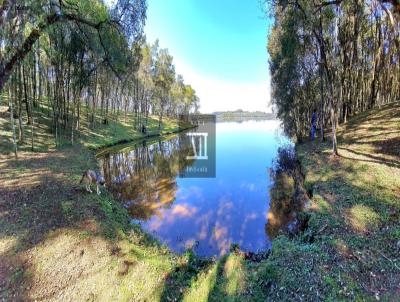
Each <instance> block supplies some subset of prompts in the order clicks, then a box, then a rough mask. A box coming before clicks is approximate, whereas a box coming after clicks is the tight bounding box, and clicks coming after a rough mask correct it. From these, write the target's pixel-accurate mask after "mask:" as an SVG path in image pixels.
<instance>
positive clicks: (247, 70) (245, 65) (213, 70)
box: [145, 0, 270, 112]
mask: <svg viewBox="0 0 400 302" xmlns="http://www.w3.org/2000/svg"><path fill="white" fill-rule="evenodd" d="M260 3H261V2H260V0H214V1H213V0H170V1H167V0H149V1H148V5H149V7H148V11H147V22H146V27H145V33H146V36H147V39H148V41H149V42H151V43H152V42H154V41H155V40H156V39H157V38H158V39H159V40H160V46H161V47H162V48H168V49H169V50H170V53H171V54H172V55H173V57H174V63H175V66H176V71H177V73H180V74H182V75H183V77H184V78H185V80H186V83H188V84H191V85H192V86H193V88H194V89H195V90H196V92H197V94H198V95H199V97H200V104H201V108H200V110H201V111H202V112H212V111H217V110H235V109H239V108H240V109H243V110H262V111H269V106H268V105H269V99H270V96H269V95H270V93H269V91H270V89H269V74H268V73H269V72H268V57H267V50H266V43H267V28H268V24H269V23H270V20H267V19H266V18H265V17H264V13H263V11H262V9H261V4H260Z"/></svg>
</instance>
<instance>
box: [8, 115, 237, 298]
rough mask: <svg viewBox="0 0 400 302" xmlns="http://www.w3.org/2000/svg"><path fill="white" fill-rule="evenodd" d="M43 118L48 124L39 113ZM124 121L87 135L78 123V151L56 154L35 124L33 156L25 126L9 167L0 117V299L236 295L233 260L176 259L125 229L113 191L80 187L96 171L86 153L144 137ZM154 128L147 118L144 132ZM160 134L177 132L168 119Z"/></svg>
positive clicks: (63, 149)
mask: <svg viewBox="0 0 400 302" xmlns="http://www.w3.org/2000/svg"><path fill="white" fill-rule="evenodd" d="M40 118H41V119H43V120H44V121H45V119H46V114H44V115H43V116H41V117H40ZM131 123H132V121H130V122H127V123H122V122H117V121H113V122H112V124H110V126H109V128H108V127H105V126H101V125H98V126H97V127H96V128H94V129H90V130H89V127H87V126H86V125H87V123H85V121H83V122H82V124H81V127H82V133H80V134H79V135H77V136H76V137H77V141H76V143H75V144H74V145H71V144H70V143H69V142H68V141H65V142H63V144H61V146H59V147H58V148H57V149H56V148H55V142H54V137H53V135H52V134H51V131H50V129H49V126H48V124H46V123H43V121H42V123H40V124H37V125H36V127H35V152H31V151H30V140H29V137H30V132H29V131H30V130H29V129H28V127H27V128H26V131H25V143H24V144H21V145H20V146H19V153H18V156H19V159H18V160H15V159H14V157H13V154H12V152H11V150H12V143H11V142H12V141H11V137H12V136H11V135H12V133H11V128H10V124H9V116H8V113H7V112H4V111H3V112H2V113H1V116H0V124H1V138H0V139H1V142H2V144H1V146H0V170H1V173H0V184H1V186H0V299H1V300H4V301H21V300H22V301H35V300H38V301H43V300H44V301H178V300H182V299H185V300H187V301H198V299H199V298H202V300H207V299H208V297H213V299H214V300H215V301H221V300H222V299H223V298H225V297H226V295H227V294H228V297H234V296H236V295H238V294H239V293H241V291H242V289H243V284H244V281H243V280H244V275H243V274H244V271H243V270H242V258H241V257H240V256H237V255H230V256H226V257H224V258H223V259H221V260H220V261H215V260H212V259H199V258H197V257H195V256H194V255H193V254H192V253H190V252H187V253H186V254H184V255H181V256H179V255H175V254H174V253H171V252H170V251H169V250H168V248H167V247H165V246H162V245H160V244H159V243H158V242H157V241H156V240H154V239H153V238H151V237H150V236H149V235H147V234H146V233H144V232H142V231H141V230H140V228H138V227H137V226H132V225H131V224H130V223H129V221H130V219H129V216H128V213H127V211H126V210H125V208H123V206H122V205H121V204H120V203H119V202H118V201H116V200H114V199H113V197H112V195H111V194H110V193H108V192H103V194H101V195H100V196H97V195H95V194H88V193H87V192H85V190H84V188H83V187H82V186H80V185H79V180H80V178H81V175H82V172H83V171H84V170H86V169H88V168H92V169H93V168H94V167H96V166H97V162H96V160H95V157H94V153H93V151H92V150H91V149H98V148H100V147H103V146H106V145H112V144H115V143H117V142H119V141H125V140H132V139H142V138H143V135H142V134H139V133H136V132H134V131H133V130H132V129H131V128H130V124H131ZM155 127H158V122H156V121H155V120H153V122H151V126H150V127H149V129H150V131H152V128H155ZM162 129H163V130H162V132H161V134H163V133H170V132H175V131H178V130H180V129H182V128H179V127H178V124H177V123H176V122H175V121H173V120H167V119H166V120H164V123H163V127H162ZM150 133H151V132H150ZM159 134H160V133H157V135H159ZM210 299H211V298H210Z"/></svg>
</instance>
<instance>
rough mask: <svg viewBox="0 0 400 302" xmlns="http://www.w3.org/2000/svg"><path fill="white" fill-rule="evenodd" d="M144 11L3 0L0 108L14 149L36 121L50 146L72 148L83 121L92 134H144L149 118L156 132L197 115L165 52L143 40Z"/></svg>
mask: <svg viewBox="0 0 400 302" xmlns="http://www.w3.org/2000/svg"><path fill="white" fill-rule="evenodd" d="M146 8H147V3H146V1H145V0H119V1H115V4H113V5H112V6H110V5H108V4H105V3H104V2H103V1H97V0H85V1H65V0H60V1H29V0H27V1H11V0H5V1H2V4H1V5H0V25H1V30H0V41H1V44H0V75H1V76H0V92H1V95H2V98H1V105H4V106H8V107H9V109H8V110H9V111H10V112H11V113H12V114H11V125H12V128H13V132H14V135H13V143H14V149H15V152H16V150H17V145H18V144H23V143H24V141H26V140H30V141H31V142H32V149H33V148H34V141H35V128H36V127H39V126H40V124H41V123H46V125H48V126H49V127H50V128H51V132H52V133H53V136H54V140H55V143H56V144H59V143H60V140H64V141H65V140H69V141H70V142H71V143H74V139H76V137H77V135H79V133H80V131H81V129H82V121H83V118H84V119H85V121H86V122H87V125H85V127H86V126H87V128H89V129H92V130H93V131H95V129H96V128H97V127H99V126H101V125H105V127H106V126H107V125H108V124H110V123H113V122H119V121H124V122H125V123H127V122H130V123H131V127H132V129H134V130H136V131H142V129H143V127H147V126H148V124H149V116H155V117H157V119H158V121H159V124H158V128H159V130H162V129H161V128H162V127H161V126H162V122H163V119H165V118H166V117H167V118H168V117H169V118H177V117H178V116H180V115H183V114H188V113H189V112H194V111H197V110H198V107H199V98H198V97H197V96H196V92H195V90H194V89H193V87H191V86H190V85H188V84H186V83H185V82H184V78H183V77H182V76H181V75H178V74H176V72H175V67H174V64H173V57H172V56H171V54H169V52H168V50H167V49H162V48H160V47H159V44H158V42H157V41H156V42H155V43H154V44H152V45H150V44H149V43H148V42H146V38H145V36H144V35H143V26H144V24H145V21H146ZM82 115H86V116H84V117H83V116H82ZM127 117H128V120H127ZM103 128H104V127H103ZM27 131H29V133H30V137H26V135H25V133H26V132H27Z"/></svg>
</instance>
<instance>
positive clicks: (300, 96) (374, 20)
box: [267, 0, 400, 153]
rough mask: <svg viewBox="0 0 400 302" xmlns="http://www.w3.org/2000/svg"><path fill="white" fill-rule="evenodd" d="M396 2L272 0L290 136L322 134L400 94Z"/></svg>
mask: <svg viewBox="0 0 400 302" xmlns="http://www.w3.org/2000/svg"><path fill="white" fill-rule="evenodd" d="M390 2H393V1H378V0H372V1H361V0H356V1H344V0H341V1H302V0H296V1H267V4H268V6H269V8H270V12H269V13H270V14H272V16H273V17H274V19H275V23H274V25H273V27H272V30H271V35H270V37H269V42H268V52H269V54H270V70H271V76H272V99H273V103H274V104H275V106H276V108H277V116H278V118H279V119H281V120H282V121H283V123H284V127H285V130H286V133H287V134H289V135H290V136H292V137H296V138H297V139H298V140H300V141H301V140H302V139H303V138H304V137H306V136H308V134H309V132H310V128H311V115H312V112H313V110H316V111H317V115H318V128H319V129H320V135H319V136H320V139H323V138H324V137H325V134H324V129H327V128H329V129H330V131H331V133H332V145H333V152H334V153H337V141H336V130H337V128H338V126H339V125H340V124H341V123H345V122H346V121H347V120H348V118H349V117H351V116H354V115H356V114H359V113H361V112H364V111H366V110H369V109H373V108H376V107H380V106H382V105H384V104H387V103H391V102H394V101H396V100H399V99H400V86H399V82H400V64H399V61H400V27H399V24H400V23H399V18H400V12H399V10H398V4H397V6H393V5H390ZM394 2H396V1H394Z"/></svg>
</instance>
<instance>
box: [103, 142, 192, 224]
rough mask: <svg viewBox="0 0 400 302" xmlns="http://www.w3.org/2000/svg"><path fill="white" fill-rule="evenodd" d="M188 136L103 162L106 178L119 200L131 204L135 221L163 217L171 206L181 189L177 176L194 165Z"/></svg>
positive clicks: (143, 146)
mask: <svg viewBox="0 0 400 302" xmlns="http://www.w3.org/2000/svg"><path fill="white" fill-rule="evenodd" d="M190 148H191V146H190V142H189V141H188V139H187V138H186V136H184V135H182V136H178V137H175V138H173V139H171V140H168V141H159V142H157V143H155V144H151V145H146V144H143V145H141V146H138V147H137V148H135V149H134V150H131V151H128V152H121V153H114V154H110V155H107V156H106V157H105V158H104V159H103V160H102V161H103V163H102V164H103V170H104V176H105V179H106V182H107V184H111V186H112V188H113V191H115V192H116V193H117V194H118V196H119V198H120V199H121V200H123V201H126V202H129V203H130V206H129V211H130V213H131V215H132V217H133V218H135V219H140V220H148V219H150V217H152V216H153V215H157V216H159V217H160V218H161V215H162V214H161V213H162V212H161V211H160V209H162V208H169V207H171V205H172V203H173V202H174V201H175V197H176V193H177V190H178V187H177V184H176V177H177V176H178V174H179V173H180V172H181V170H182V169H184V168H186V167H187V166H188V165H190V164H192V162H191V161H187V160H186V156H187V155H188V154H189V152H190V150H191V149H190Z"/></svg>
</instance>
